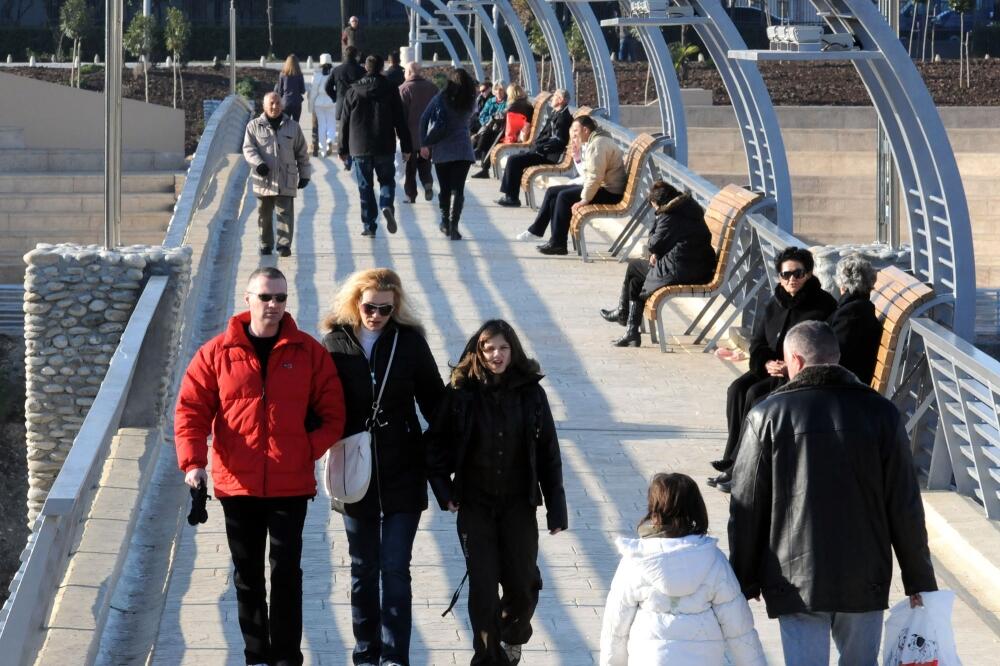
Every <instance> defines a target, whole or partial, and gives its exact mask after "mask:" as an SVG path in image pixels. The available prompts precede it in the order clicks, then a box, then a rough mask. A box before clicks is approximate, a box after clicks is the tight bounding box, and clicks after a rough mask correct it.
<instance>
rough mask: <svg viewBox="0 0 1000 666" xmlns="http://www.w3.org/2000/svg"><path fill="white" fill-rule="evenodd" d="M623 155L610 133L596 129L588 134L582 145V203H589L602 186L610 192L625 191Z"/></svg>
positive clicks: (618, 192)
mask: <svg viewBox="0 0 1000 666" xmlns="http://www.w3.org/2000/svg"><path fill="white" fill-rule="evenodd" d="M625 179H626V174H625V157H624V155H623V154H622V149H621V148H619V147H618V144H616V143H615V141H614V139H612V138H611V135H610V134H608V133H607V132H604V131H602V130H597V131H596V132H594V133H593V134H591V135H590V138H589V139H588V140H587V143H586V144H585V145H584V147H583V192H582V193H581V194H580V201H581V202H582V203H590V200H591V199H593V198H594V195H595V194H597V190H599V189H601V188H604V189H605V190H607V191H608V192H611V193H612V194H622V193H623V192H624V191H625Z"/></svg>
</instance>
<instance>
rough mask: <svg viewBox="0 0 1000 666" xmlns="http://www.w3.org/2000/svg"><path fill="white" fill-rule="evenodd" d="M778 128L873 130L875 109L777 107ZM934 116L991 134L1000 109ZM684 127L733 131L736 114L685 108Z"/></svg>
mask: <svg viewBox="0 0 1000 666" xmlns="http://www.w3.org/2000/svg"><path fill="white" fill-rule="evenodd" d="M775 112H776V114H777V116H778V125H779V126H780V127H781V130H782V131H783V132H784V131H786V130H788V129H791V128H805V129H821V130H824V131H830V130H831V129H833V128H836V129H841V128H842V129H874V128H875V123H876V116H875V109H874V108H873V107H870V106H777V107H775ZM938 113H939V114H940V116H941V121H942V123H943V124H944V126H945V127H946V128H949V131H950V129H951V128H955V127H963V128H966V129H978V130H995V129H996V128H998V127H1000V107H995V106H987V107H956V106H940V107H938ZM685 117H686V120H687V126H688V127H736V114H735V113H733V109H732V107H730V106H714V105H713V106H708V105H704V106H696V105H695V106H689V107H687V108H685ZM647 119H651V120H647V122H644V123H642V124H643V125H647V126H648V125H655V124H657V123H658V122H659V116H658V115H656V114H652V113H651V114H650V115H648V116H647Z"/></svg>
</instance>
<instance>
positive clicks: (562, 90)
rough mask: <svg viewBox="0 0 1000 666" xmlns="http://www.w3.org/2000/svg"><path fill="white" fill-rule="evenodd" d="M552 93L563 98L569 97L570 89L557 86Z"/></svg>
mask: <svg viewBox="0 0 1000 666" xmlns="http://www.w3.org/2000/svg"><path fill="white" fill-rule="evenodd" d="M552 95H553V96H555V95H558V96H559V97H562V98H563V99H569V91H568V90H566V89H565V88H556V89H555V90H554V91H552Z"/></svg>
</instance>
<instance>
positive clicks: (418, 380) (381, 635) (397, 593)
mask: <svg viewBox="0 0 1000 666" xmlns="http://www.w3.org/2000/svg"><path fill="white" fill-rule="evenodd" d="M322 327H323V329H324V330H325V331H328V332H327V334H326V336H325V337H324V338H323V345H324V346H325V347H326V349H327V350H328V351H329V352H330V355H331V356H332V357H333V362H334V363H335V364H336V366H337V372H338V373H339V375H340V380H341V382H342V384H343V387H344V402H345V405H346V408H347V422H346V426H345V428H344V435H345V436H346V435H351V434H354V433H357V432H361V431H362V430H365V429H366V428H367V427H368V424H366V422H367V421H368V419H369V417H370V415H371V407H372V403H373V402H374V400H375V396H376V395H378V393H379V391H380V390H382V387H383V384H384V385H385V390H384V393H383V394H382V401H381V410H380V411H379V414H378V417H377V418H376V419H375V422H374V424H372V430H371V433H372V440H371V441H372V461H373V463H372V479H371V485H370V486H369V488H368V494H367V495H365V497H364V498H363V499H362V500H361V501H360V502H356V503H354V504H345V505H337V506H335V507H334V508H335V509H336V510H338V511H340V512H341V513H343V515H344V528H345V530H346V531H347V541H348V550H349V552H350V555H351V614H352V619H353V624H354V639H355V647H354V663H355V664H379V663H381V664H404V665H405V664H409V663H410V662H409V648H410V625H411V623H410V613H411V611H410V603H411V599H412V593H411V590H410V554H411V551H412V548H413V538H414V536H416V532H417V525H418V523H419V522H420V514H421V512H422V511H423V510H424V509H426V508H427V474H426V471H425V467H426V462H425V460H426V456H425V453H424V443H423V435H422V432H421V427H420V421H419V420H418V419H417V411H416V407H419V408H420V412H421V414H423V416H424V419H425V420H430V418H431V417H432V416H433V414H434V411H435V410H436V409H437V407H438V403H439V402H440V401H441V398H442V396H443V394H444V384H443V383H442V381H441V375H440V373H439V372H438V367H437V363H436V362H435V361H434V356H433V355H432V354H431V350H430V348H429V347H428V346H427V341H426V340H425V339H424V330H423V328H422V327H421V325H420V323H419V322H418V321H417V319H416V318H415V317H414V316H413V314H412V313H411V311H410V308H409V307H408V304H407V300H406V294H405V293H404V291H403V285H402V282H401V281H400V279H399V276H398V275H397V274H396V273H394V272H393V271H391V270H389V269H388V268H376V269H372V270H366V271H359V272H357V273H354V274H353V275H351V276H350V277H348V278H347V280H346V282H344V284H343V286H342V287H341V288H340V291H339V292H338V293H337V295H336V297H335V299H334V303H333V307H332V309H331V310H330V312H329V314H327V315H326V317H325V318H324V319H323V323H322ZM390 356H391V357H392V364H391V370H390V372H389V373H386V369H387V367H389V365H390V361H389V359H390ZM387 374H388V375H389V377H388V382H386V379H387V378H386V375H387ZM380 583H381V592H380Z"/></svg>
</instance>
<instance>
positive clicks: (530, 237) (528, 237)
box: [516, 229, 542, 241]
mask: <svg viewBox="0 0 1000 666" xmlns="http://www.w3.org/2000/svg"><path fill="white" fill-rule="evenodd" d="M516 238H517V240H519V241H540V240H542V237H541V236H536V235H535V234H533V233H531V232H530V231H528V230H527V229H525V230H524V231H522V232H521V233H519V234H518V235H517V237H516Z"/></svg>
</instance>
